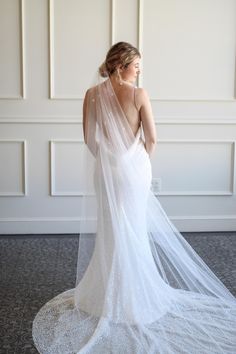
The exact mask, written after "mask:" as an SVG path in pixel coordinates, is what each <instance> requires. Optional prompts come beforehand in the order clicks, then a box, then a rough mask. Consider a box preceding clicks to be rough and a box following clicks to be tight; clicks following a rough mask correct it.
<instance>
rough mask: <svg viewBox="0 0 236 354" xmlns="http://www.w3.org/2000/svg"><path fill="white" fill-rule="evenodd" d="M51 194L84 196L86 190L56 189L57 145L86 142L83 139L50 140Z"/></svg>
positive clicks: (54, 195)
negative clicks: (61, 190)
mask: <svg viewBox="0 0 236 354" xmlns="http://www.w3.org/2000/svg"><path fill="white" fill-rule="evenodd" d="M49 143H50V195H51V196H53V197H57V196H60V197H68V196H69V197H82V196H84V192H83V191H82V190H81V191H63V192H60V191H57V190H56V186H55V185H56V183H55V181H56V174H55V145H56V144H58V143H59V144H67V143H78V144H82V145H83V144H84V141H83V140H82V139H63V140H61V139H55V140H50V142H49Z"/></svg>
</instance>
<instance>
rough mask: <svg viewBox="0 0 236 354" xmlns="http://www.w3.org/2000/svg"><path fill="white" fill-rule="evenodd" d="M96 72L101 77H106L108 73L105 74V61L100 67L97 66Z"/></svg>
mask: <svg viewBox="0 0 236 354" xmlns="http://www.w3.org/2000/svg"><path fill="white" fill-rule="evenodd" d="M98 71H99V74H100V75H101V76H102V77H108V72H107V68H106V63H105V61H104V62H103V63H102V65H100V66H99V69H98Z"/></svg>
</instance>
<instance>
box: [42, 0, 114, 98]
mask: <svg viewBox="0 0 236 354" xmlns="http://www.w3.org/2000/svg"><path fill="white" fill-rule="evenodd" d="M49 1H50V13H49V16H50V86H51V87H50V89H51V94H50V95H51V98H65V99H73V98H74V99H77V98H83V96H84V91H85V89H87V87H88V86H92V84H93V80H96V79H97V70H98V67H99V65H100V64H101V63H102V61H103V60H104V59H105V53H106V51H107V50H108V48H109V45H110V43H111V0H101V1H93V0H88V1H77V0H71V1H69V2H68V1H66V0H56V1H55V0H49Z"/></svg>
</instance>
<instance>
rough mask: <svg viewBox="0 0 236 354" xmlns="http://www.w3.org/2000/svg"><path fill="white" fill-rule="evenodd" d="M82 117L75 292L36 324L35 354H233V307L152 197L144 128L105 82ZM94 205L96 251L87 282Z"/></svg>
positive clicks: (52, 306) (47, 307)
mask: <svg viewBox="0 0 236 354" xmlns="http://www.w3.org/2000/svg"><path fill="white" fill-rule="evenodd" d="M86 111H87V115H88V127H87V131H88V134H87V147H88V149H87V155H86V160H87V170H88V171H89V174H87V176H86V182H87V186H88V188H91V186H94V191H95V196H96V198H95V196H93V193H90V194H89V193H88V194H87V192H88V191H86V195H85V196H84V204H83V207H84V217H85V218H84V219H83V220H84V221H83V222H82V223H81V230H80V232H81V234H80V249H79V257H78V273H77V282H76V286H75V288H74V289H69V290H67V291H65V292H63V293H61V294H59V295H57V296H56V297H55V298H53V299H52V300H50V301H49V302H48V303H46V304H45V305H44V306H43V307H42V308H41V309H40V311H39V312H38V314H37V315H36V317H35V319H34V322H33V339H34V342H35V345H36V347H37V348H38V350H39V352H40V353H45V354H46V353H47V354H49V353H50V354H60V353H61V354H72V353H80V354H84V353H90V354H106V353H114V354H118V353H119V354H157V353H158V354H178V353H186V354H213V353H214V354H220V353H224V354H233V353H236V299H235V297H234V296H233V295H232V294H231V293H230V291H229V290H228V289H227V288H226V287H225V286H224V284H223V283H222V282H221V281H220V280H219V279H218V278H217V277H216V275H215V274H214V273H213V272H212V271H211V269H210V268H209V267H208V266H207V265H206V263H204V261H203V260H202V259H201V258H200V256H199V255H198V254H197V253H196V252H195V251H194V249H193V248H192V247H191V246H190V245H189V244H188V242H187V241H186V240H185V239H184V237H183V236H182V235H181V234H180V232H179V231H178V230H177V229H176V228H175V226H174V225H173V224H172V223H171V221H170V220H169V218H168V216H167V215H166V213H165V211H164V210H163V208H162V207H161V205H160V203H159V201H158V199H157V198H156V197H155V196H154V195H153V193H152V191H151V190H150V185H151V179H152V170H151V163H150V159H149V156H148V154H147V152H146V150H145V147H144V141H143V137H142V131H141V128H140V129H139V131H138V133H137V134H136V135H134V134H133V132H132V130H131V128H130V126H129V123H128V121H127V119H126V117H125V114H124V112H123V111H122V108H121V106H120V104H119V101H118V99H117V97H116V94H115V92H114V90H113V87H112V84H111V82H110V79H109V78H108V79H107V80H106V81H104V82H102V83H100V84H99V85H96V86H94V87H93V88H91V89H90V90H89V91H88V99H87V110H86ZM90 191H91V190H90ZM94 201H96V204H95V206H96V215H97V217H96V225H95V232H96V238H95V245H94V250H93V254H92V257H91V260H90V262H89V265H88V266H87V268H86V270H85V272H84V274H81V269H82V268H81V267H82V261H81V259H82V254H83V250H84V247H83V244H84V243H86V242H85V240H86V237H87V236H86V232H87V230H88V223H89V222H90V221H91V220H89V217H88V216H89V212H90V211H91V208H93V207H94Z"/></svg>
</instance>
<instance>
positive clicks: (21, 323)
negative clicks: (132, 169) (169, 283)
mask: <svg viewBox="0 0 236 354" xmlns="http://www.w3.org/2000/svg"><path fill="white" fill-rule="evenodd" d="M182 235H183V236H184V238H185V239H186V240H187V241H188V242H189V243H190V245H191V246H192V247H193V248H194V249H195V251H196V252H197V253H198V254H199V255H200V256H201V257H202V258H203V260H204V261H205V262H206V263H207V265H208V266H209V267H210V268H211V269H212V270H213V271H214V273H215V274H216V275H217V276H218V277H219V278H220V280H221V281H222V282H223V283H224V284H225V285H226V287H227V288H228V289H229V290H230V291H231V292H232V293H233V294H234V295H235V296H236V232H204V233H199V232H198V233H190V232H182ZM78 241H79V235H25V236H19V235H9V236H0V279H1V287H0V354H33V353H38V352H37V350H36V349H35V347H34V345H33V341H32V337H31V331H32V322H33V319H34V317H35V315H36V313H37V312H38V310H39V309H40V308H41V307H42V306H43V305H44V304H45V303H46V302H47V301H49V300H50V299H51V298H52V297H54V296H56V295H57V294H59V293H61V292H63V291H65V290H68V289H71V288H74V286H75V278H76V263H77V252H78ZM90 243H91V242H90ZM86 262H88V260H86V259H85V263H86Z"/></svg>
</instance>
